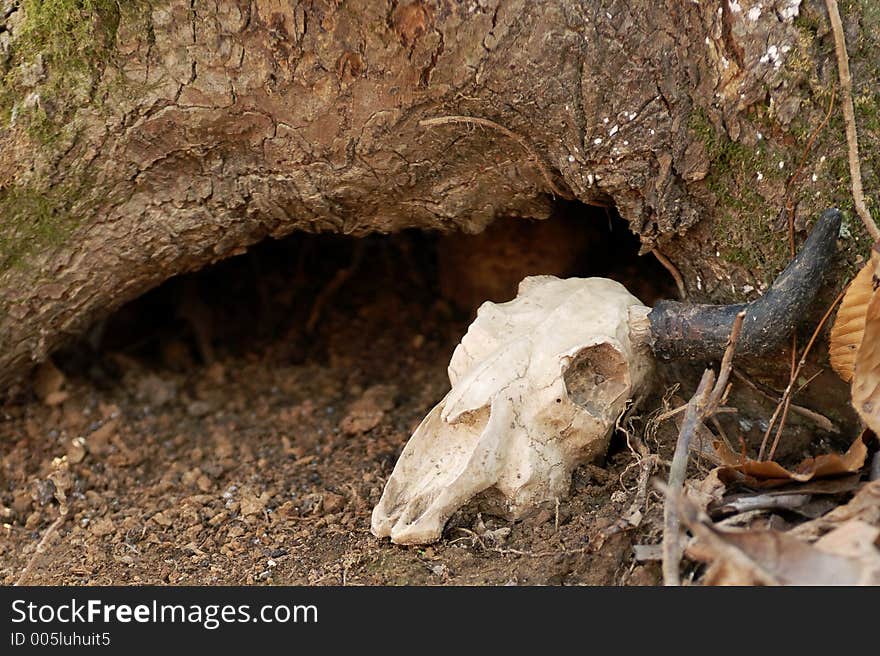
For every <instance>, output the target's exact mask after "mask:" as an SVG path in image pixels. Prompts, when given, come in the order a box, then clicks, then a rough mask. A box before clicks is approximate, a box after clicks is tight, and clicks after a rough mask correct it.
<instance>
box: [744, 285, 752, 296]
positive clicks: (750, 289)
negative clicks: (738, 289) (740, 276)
mask: <svg viewBox="0 0 880 656" xmlns="http://www.w3.org/2000/svg"><path fill="white" fill-rule="evenodd" d="M753 291H755V288H754V287H752V286H751V285H743V294H748V293H749V292H753Z"/></svg>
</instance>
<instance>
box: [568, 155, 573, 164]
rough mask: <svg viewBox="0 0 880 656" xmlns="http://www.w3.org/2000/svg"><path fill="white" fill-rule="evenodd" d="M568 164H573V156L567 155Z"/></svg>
mask: <svg viewBox="0 0 880 656" xmlns="http://www.w3.org/2000/svg"><path fill="white" fill-rule="evenodd" d="M568 163H569V164H573V163H574V155H569V156H568Z"/></svg>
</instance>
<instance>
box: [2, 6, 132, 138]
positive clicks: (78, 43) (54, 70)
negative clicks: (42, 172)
mask: <svg viewBox="0 0 880 656" xmlns="http://www.w3.org/2000/svg"><path fill="white" fill-rule="evenodd" d="M119 7H120V5H119V4H118V3H117V2H116V0H21V5H20V7H19V9H18V11H19V12H21V15H22V19H21V22H20V23H18V24H17V25H16V27H15V30H14V32H13V41H12V44H11V56H10V58H9V60H8V61H7V63H6V66H5V70H4V71H3V72H2V77H0V118H2V120H3V122H4V124H6V125H9V124H10V123H12V122H15V123H17V124H21V125H24V126H25V127H26V128H27V130H28V132H29V133H30V134H31V136H32V137H33V138H34V139H35V140H37V141H39V142H40V143H42V144H49V143H50V142H51V141H52V140H53V138H54V137H55V136H56V135H57V133H58V132H59V130H60V129H61V128H62V126H64V125H65V123H67V122H68V120H69V119H70V117H71V112H72V108H75V107H77V106H80V105H82V104H83V102H84V101H87V100H88V99H89V98H90V97H91V96H92V95H93V92H94V89H95V86H96V85H97V83H98V80H99V79H100V76H101V72H102V71H103V69H104V67H105V65H106V64H107V62H108V61H109V60H110V59H111V58H112V56H113V43H114V40H115V35H116V29H117V27H118V25H119V16H120V9H119Z"/></svg>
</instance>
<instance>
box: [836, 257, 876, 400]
mask: <svg viewBox="0 0 880 656" xmlns="http://www.w3.org/2000/svg"><path fill="white" fill-rule="evenodd" d="M874 271H875V263H874V262H873V261H871V262H868V263H867V264H866V265H865V266H864V267H863V268H862V270H861V271H859V273H858V275H856V277H855V278H853V281H852V282H851V283H850V284H849V288H848V289H847V290H846V295H845V296H844V297H843V301H841V303H840V308H839V309H838V310H837V318H836V319H835V320H834V325H833V326H832V328H831V337H830V339H829V345H828V357H829V359H830V360H831V368H832V369H834V371H835V372H837V375H838V376H840V377H841V378H842V379H843V380H844V381H846V382H847V383H849V382H851V381H852V378H853V370H854V368H855V364H856V353H857V352H858V349H859V345H860V344H861V343H862V336H863V335H864V333H865V315H866V314H867V311H868V304H869V303H870V302H871V297H872V296H873V295H874V284H873V283H874Z"/></svg>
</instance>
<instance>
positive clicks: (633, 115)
mask: <svg viewBox="0 0 880 656" xmlns="http://www.w3.org/2000/svg"><path fill="white" fill-rule="evenodd" d="M636 116H638V114H636V113H635V112H630V113H629V120H630V121H634V120H635V118H636Z"/></svg>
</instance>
